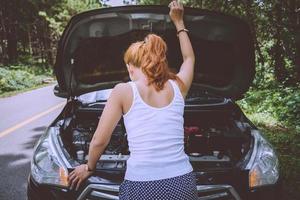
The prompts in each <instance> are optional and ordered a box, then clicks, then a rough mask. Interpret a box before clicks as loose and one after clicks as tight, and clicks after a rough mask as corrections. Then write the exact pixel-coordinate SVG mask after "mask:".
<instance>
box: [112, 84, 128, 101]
mask: <svg viewBox="0 0 300 200" xmlns="http://www.w3.org/2000/svg"><path fill="white" fill-rule="evenodd" d="M131 91H132V90H131V86H130V84H129V83H128V82H127V83H118V84H117V85H115V87H114V89H113V92H114V93H115V94H116V95H117V96H118V97H119V98H122V99H124V98H126V97H127V96H128V94H131Z"/></svg>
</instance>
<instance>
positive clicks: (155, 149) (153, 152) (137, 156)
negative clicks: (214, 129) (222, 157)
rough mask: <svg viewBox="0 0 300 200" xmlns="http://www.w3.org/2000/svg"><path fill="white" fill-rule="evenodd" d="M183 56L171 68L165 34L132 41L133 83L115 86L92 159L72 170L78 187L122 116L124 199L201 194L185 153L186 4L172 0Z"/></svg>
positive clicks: (190, 56)
mask: <svg viewBox="0 0 300 200" xmlns="http://www.w3.org/2000/svg"><path fill="white" fill-rule="evenodd" d="M169 7H170V13H169V14H170V17H171V19H172V21H173V23H174V25H175V26H176V29H177V36H178V38H179V42H180V47H181V51H182V56H183V63H182V65H181V68H180V71H179V72H178V73H177V74H173V73H171V72H170V71H169V68H168V65H167V60H166V51H167V46H166V43H165V42H164V41H163V39H162V38H161V37H159V36H157V35H155V34H149V35H147V36H146V38H145V40H144V41H138V42H135V43H133V44H132V45H131V46H130V47H129V48H128V49H127V51H126V52H125V55H124V61H125V63H126V65H127V70H128V73H129V76H130V79H131V80H132V81H131V82H128V83H120V84H118V85H116V86H115V88H114V89H113V91H112V93H111V95H110V97H109V99H108V101H107V103H106V106H105V108H104V111H103V113H102V115H101V118H100V120H99V124H98V126H97V129H96V131H95V134H94V136H93V139H92V141H91V144H90V149H89V159H88V163H87V164H84V165H80V166H78V167H76V168H75V170H74V171H73V172H71V173H70V175H69V177H68V180H69V183H70V187H71V188H74V187H76V189H78V187H79V186H80V184H81V183H82V181H84V180H85V179H87V178H88V177H89V176H90V175H91V174H92V172H93V171H94V170H95V167H96V163H97V161H98V159H99V157H100V156H101V154H102V152H103V151H104V149H105V147H106V146H107V144H108V143H109V141H110V137H111V133H112V131H113V129H114V128H115V126H116V124H117V123H118V121H119V120H120V118H121V117H122V115H123V118H124V124H125V128H126V132H127V135H128V144H129V150H130V158H129V159H128V160H127V169H126V173H125V178H124V181H123V182H122V184H121V185H120V192H119V197H120V199H185V200H190V199H197V194H196V193H197V191H196V180H195V174H194V172H193V168H192V166H191V164H190V162H189V158H188V156H187V155H186V154H185V152H184V133H183V110H184V98H185V97H186V95H187V93H188V90H189V88H190V86H191V83H192V79H193V72H194V62H195V56H194V52H193V49H192V45H191V42H190V39H189V37H188V34H187V30H186V29H185V26H184V22H183V5H182V4H181V3H178V2H177V1H172V2H171V3H170V4H169Z"/></svg>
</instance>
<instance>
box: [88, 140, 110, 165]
mask: <svg viewBox="0 0 300 200" xmlns="http://www.w3.org/2000/svg"><path fill="white" fill-rule="evenodd" d="M106 146H107V144H104V143H98V144H97V143H96V142H95V139H93V140H92V141H91V143H90V148H89V156H88V163H87V165H88V167H89V169H91V170H94V169H96V164H97V161H98V160H99V158H100V156H101V155H102V153H103V151H104V149H105V147H106Z"/></svg>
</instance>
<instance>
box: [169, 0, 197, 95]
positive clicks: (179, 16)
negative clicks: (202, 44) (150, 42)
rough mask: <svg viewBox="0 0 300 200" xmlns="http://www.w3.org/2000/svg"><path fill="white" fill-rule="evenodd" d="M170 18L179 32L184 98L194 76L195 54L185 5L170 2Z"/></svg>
mask: <svg viewBox="0 0 300 200" xmlns="http://www.w3.org/2000/svg"><path fill="white" fill-rule="evenodd" d="M169 7H170V13H169V14H170V18H171V19H172V21H173V23H174V25H175V27H176V30H177V32H178V31H180V32H179V34H178V38H179V43H180V48H181V53H182V57H183V63H182V65H181V67H180V70H179V72H178V74H177V76H178V77H179V78H180V79H181V80H182V82H183V83H184V86H183V87H181V88H180V90H181V93H182V94H183V96H184V98H185V97H186V95H187V93H188V91H189V89H190V87H191V84H192V81H193V77H194V64H195V55H194V51H193V47H192V44H191V41H190V38H189V36H188V34H187V32H186V30H185V26H184V21H183V11H184V9H183V5H182V4H181V3H180V2H177V1H172V2H171V3H170V4H169ZM181 30H183V31H181Z"/></svg>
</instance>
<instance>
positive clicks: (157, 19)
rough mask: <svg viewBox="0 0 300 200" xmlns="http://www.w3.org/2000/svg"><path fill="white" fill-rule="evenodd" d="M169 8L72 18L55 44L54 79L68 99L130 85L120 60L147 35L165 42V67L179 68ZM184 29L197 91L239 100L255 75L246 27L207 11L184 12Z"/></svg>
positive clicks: (142, 8)
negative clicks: (159, 37) (119, 84)
mask: <svg viewBox="0 0 300 200" xmlns="http://www.w3.org/2000/svg"><path fill="white" fill-rule="evenodd" d="M168 13H169V8H168V7H167V6H124V7H113V8H103V9H98V10H92V11H88V12H85V13H81V14H79V15H76V16H74V17H73V18H72V19H71V21H70V22H69V24H68V26H67V27H66V29H65V31H64V33H63V36H62V38H61V40H60V43H59V48H58V53H57V59H56V64H55V67H54V68H55V73H56V76H57V80H58V84H59V87H60V89H61V90H62V91H64V92H66V93H67V94H68V96H78V95H81V94H84V93H87V92H91V91H96V90H99V89H104V88H108V87H112V85H114V84H116V83H118V82H124V81H128V80H129V77H128V73H127V71H126V66H125V63H124V62H123V55H124V52H125V50H126V49H127V48H128V46H129V45H130V44H131V43H132V42H135V41H138V40H142V39H143V38H144V37H145V36H146V35H147V34H148V33H155V34H158V35H160V36H162V37H163V39H164V40H165V41H166V43H167V46H168V52H167V59H168V63H169V67H170V68H171V69H172V70H173V71H174V72H176V71H178V70H179V68H180V66H181V63H182V55H181V51H180V46H179V41H178V38H177V36H176V29H175V26H174V25H173V23H172V22H171V20H170V18H169V16H168ZM184 20H185V24H186V27H187V29H189V35H190V38H191V42H192V45H193V49H194V52H195V56H196V63H195V77H194V82H193V83H194V85H195V86H196V87H198V88H199V90H205V91H206V90H207V91H209V92H212V93H215V94H218V95H222V96H224V97H230V98H235V99H238V98H240V97H241V96H242V94H243V93H244V92H245V91H247V90H248V88H249V86H250V84H251V82H252V80H253V77H254V74H255V69H254V68H255V67H254V47H253V41H252V36H251V31H250V29H249V26H248V25H247V23H245V22H244V21H242V20H240V19H238V18H236V17H232V16H227V15H224V14H220V13H215V12H210V11H207V10H200V9H193V8H186V9H185V18H184Z"/></svg>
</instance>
